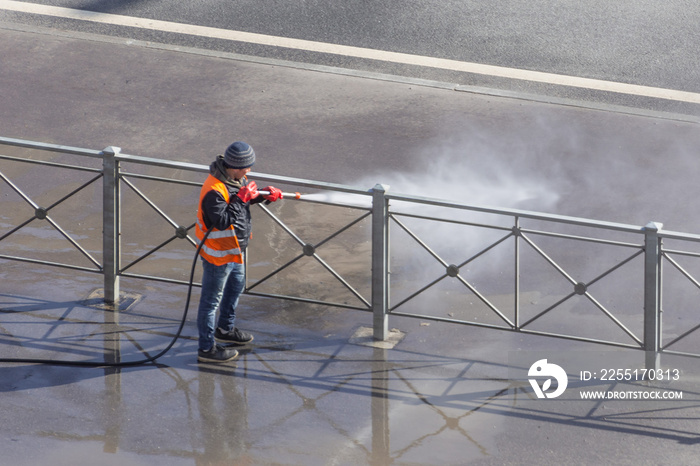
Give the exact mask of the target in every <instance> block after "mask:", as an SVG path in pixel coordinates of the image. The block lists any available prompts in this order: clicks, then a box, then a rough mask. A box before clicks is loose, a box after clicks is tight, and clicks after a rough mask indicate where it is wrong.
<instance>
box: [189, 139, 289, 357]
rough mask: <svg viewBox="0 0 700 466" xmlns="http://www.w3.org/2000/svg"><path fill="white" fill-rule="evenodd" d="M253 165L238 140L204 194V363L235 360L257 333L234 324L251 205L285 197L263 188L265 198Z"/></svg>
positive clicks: (200, 225) (200, 220) (213, 169)
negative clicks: (250, 177) (253, 177)
mask: <svg viewBox="0 0 700 466" xmlns="http://www.w3.org/2000/svg"><path fill="white" fill-rule="evenodd" d="M254 163H255V151H254V150H253V148H252V147H251V146H250V145H248V144H246V143H245V142H241V141H237V142H234V143H233V144H231V145H230V146H229V147H228V148H227V149H226V152H225V153H224V155H219V156H217V157H216V160H214V162H213V163H212V164H211V165H210V167H209V176H208V177H207V179H206V180H205V182H204V185H203V186H202V190H201V192H200V196H199V208H198V210H197V225H196V234H197V239H198V242H200V243H201V242H202V240H203V239H204V237H205V235H206V234H207V232H209V230H211V233H209V236H208V237H207V239H206V241H205V242H204V244H203V245H202V248H201V250H200V255H201V258H202V267H203V273H202V292H201V296H200V300H199V310H198V314H197V329H198V331H199V349H198V353H197V360H198V361H200V362H213V363H219V362H227V361H231V360H233V359H235V358H236V357H238V351H237V350H236V349H234V348H231V346H240V345H245V344H247V343H250V342H251V341H253V335H251V334H250V333H248V332H245V331H242V330H240V329H239V328H237V327H236V326H235V318H236V306H237V305H238V301H239V298H240V295H241V293H242V292H243V289H244V288H245V267H244V265H243V262H244V258H245V250H246V247H247V246H248V240H249V238H250V236H251V227H252V223H251V216H250V206H251V205H252V204H257V203H260V202H263V201H267V202H274V201H276V200H278V199H280V198H281V197H282V192H281V191H280V190H279V189H277V188H275V187H273V186H268V187H266V188H264V190H263V191H266V192H267V194H264V195H263V194H261V193H260V192H259V191H258V187H257V185H256V184H255V181H252V180H248V178H247V177H246V175H247V174H248V172H250V170H251V167H252V166H253V164H254ZM217 310H218V311H219V317H218V319H217V318H216V313H217ZM215 323H216V325H215ZM217 342H221V343H224V344H226V345H222V344H219V343H217Z"/></svg>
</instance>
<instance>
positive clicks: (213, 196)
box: [201, 178, 265, 251]
mask: <svg viewBox="0 0 700 466" xmlns="http://www.w3.org/2000/svg"><path fill="white" fill-rule="evenodd" d="M248 183H250V181H249V180H248V179H247V178H245V179H243V180H242V182H241V184H242V186H245V185H247V184H248ZM226 187H227V188H228V192H229V197H230V199H231V201H230V203H228V204H227V203H226V200H225V199H224V197H223V196H222V195H221V194H220V193H219V192H217V191H214V190H212V191H209V192H208V193H207V194H205V195H204V199H202V206H201V208H202V214H203V215H202V216H203V218H204V225H205V226H206V227H207V229H211V228H212V226H213V227H214V228H216V229H217V230H225V229H226V228H228V227H229V225H233V228H234V229H235V230H236V237H237V238H238V243H239V244H240V246H241V251H245V249H246V247H247V246H248V240H249V239H250V237H251V234H252V231H253V225H252V219H251V216H250V206H251V205H253V204H258V203H260V202H262V201H264V200H265V199H264V198H263V197H262V196H258V197H256V198H255V199H253V200H251V201H250V202H247V203H246V202H243V201H242V200H241V198H240V197H238V196H236V193H238V188H234V187H233V186H230V185H228V184H227V185H226Z"/></svg>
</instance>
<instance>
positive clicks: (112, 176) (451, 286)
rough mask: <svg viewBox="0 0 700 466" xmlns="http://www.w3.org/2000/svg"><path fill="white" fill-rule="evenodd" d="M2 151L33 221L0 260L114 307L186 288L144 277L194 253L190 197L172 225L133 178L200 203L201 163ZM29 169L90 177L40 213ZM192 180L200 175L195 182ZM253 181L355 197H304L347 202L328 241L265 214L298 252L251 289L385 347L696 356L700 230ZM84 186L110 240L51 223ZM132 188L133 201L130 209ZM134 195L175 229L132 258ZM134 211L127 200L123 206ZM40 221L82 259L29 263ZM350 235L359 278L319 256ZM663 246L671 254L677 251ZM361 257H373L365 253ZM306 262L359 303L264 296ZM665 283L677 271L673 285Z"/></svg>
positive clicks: (303, 295) (0, 209) (316, 295)
mask: <svg viewBox="0 0 700 466" xmlns="http://www.w3.org/2000/svg"><path fill="white" fill-rule="evenodd" d="M0 144H2V146H3V147H5V149H6V150H5V151H3V153H0V179H2V182H3V183H4V185H5V186H3V187H2V189H3V190H5V189H6V188H9V190H11V192H13V193H14V196H15V197H18V198H19V199H21V200H22V201H23V204H25V205H28V206H29V208H28V210H26V213H24V211H21V209H19V210H18V209H16V208H15V207H14V205H13V207H11V208H10V207H9V204H8V203H7V201H6V200H4V199H2V198H0V259H3V260H11V261H24V262H27V263H36V264H48V265H51V266H56V267H64V268H69V269H74V270H78V271H82V272H89V273H98V274H102V275H103V276H104V298H105V300H106V301H107V302H114V301H117V300H118V299H119V296H120V278H122V277H131V278H139V279H146V280H158V281H164V282H169V283H173V284H187V283H189V281H188V280H185V279H182V278H178V277H168V276H163V275H160V274H157V273H138V272H136V271H135V269H136V268H138V267H137V265H138V264H143V263H145V262H147V261H148V260H149V259H152V258H154V257H155V256H157V255H158V253H159V252H160V251H162V250H163V249H164V248H166V246H167V247H173V246H172V245H176V246H175V247H176V248H178V249H179V250H181V251H183V255H184V256H189V255H191V254H192V252H193V250H194V247H195V246H196V241H195V239H193V237H192V235H191V233H192V229H193V228H194V217H195V209H196V205H195V206H193V205H192V204H194V202H190V203H189V205H187V206H186V208H185V209H184V210H185V212H189V213H191V215H190V216H189V217H188V218H187V219H186V222H184V223H181V222H178V221H176V220H175V219H174V218H173V216H171V215H170V214H169V213H168V212H166V209H164V208H163V207H162V206H159V202H158V200H157V199H154V198H153V196H151V195H149V194H148V193H147V192H146V191H145V190H144V189H143V188H142V187H141V186H139V183H159V184H165V185H167V186H168V188H167V190H168V191H169V192H172V191H174V190H177V189H184V190H190V191H191V193H190V195H185V196H183V199H189V200H190V201H192V199H196V198H197V197H196V196H197V193H198V190H199V187H200V186H201V181H202V180H203V177H204V175H203V174H206V173H208V167H207V166H204V165H199V164H193V163H183V162H172V161H167V160H161V159H153V158H147V157H140V156H134V155H127V154H122V153H121V150H120V149H119V148H117V147H112V146H110V147H107V148H106V149H104V150H89V149H82V148H75V147H65V146H59V145H52V144H43V143H37V142H32V141H25V140H17V139H10V138H0ZM9 149H13V150H15V151H16V150H30V151H32V154H34V153H35V152H34V151H37V152H36V153H37V154H60V155H61V156H62V157H63V156H68V157H77V159H78V161H79V162H78V163H69V162H67V161H65V160H62V159H60V157H59V159H58V160H55V159H52V158H51V157H40V156H36V157H34V156H32V157H27V156H26V154H19V155H18V154H15V155H7V154H6V153H5V152H7V151H8V150H9ZM47 159H50V160H47ZM83 161H85V162H83ZM87 161H92V163H93V165H94V166H90V163H89V162H87ZM24 164H31V165H32V166H41V167H43V168H44V169H49V170H57V169H59V168H60V169H61V170H65V171H70V172H75V173H81V174H84V175H83V176H85V179H81V180H79V181H78V180H76V179H72V178H71V179H70V183H66V184H68V185H70V187H71V188H70V189H68V190H67V192H61V193H60V194H59V195H57V197H56V198H55V199H54V200H53V201H51V202H49V203H48V204H45V205H40V203H39V202H37V201H35V200H34V199H33V197H32V196H31V195H29V194H27V190H26V189H25V188H23V187H22V186H21V183H20V182H16V181H13V179H12V178H13V177H12V175H11V173H10V172H11V171H12V170H9V169H6V168H7V167H10V166H12V167H14V166H17V165H24ZM3 167H5V168H3ZM151 169H158V170H161V169H162V170H165V175H158V174H154V173H151V171H153V170H151ZM17 173H18V177H19V178H21V179H22V180H23V181H24V182H28V180H31V179H32V176H28V175H27V174H26V171H21V170H20V171H17ZM175 174H177V175H178V176H176V175H175ZM188 175H192V176H193V177H196V178H198V179H199V180H197V179H187V177H188ZM251 177H254V178H255V179H256V180H257V181H258V182H259V183H266V182H267V183H271V184H281V185H284V186H288V187H291V188H293V189H295V190H296V189H298V190H303V191H305V192H306V191H308V192H312V193H316V194H319V193H321V194H323V193H325V194H334V195H336V194H340V195H344V196H346V195H349V196H350V197H352V200H351V201H348V200H347V199H340V200H339V199H338V198H335V197H333V196H332V195H331V196H325V197H324V196H318V195H317V196H314V195H311V196H302V198H301V199H299V201H298V202H301V203H310V204H314V205H315V206H317V207H318V208H324V209H343V216H342V218H343V221H342V222H341V225H340V226H337V225H335V226H333V227H331V226H330V225H326V226H325V227H324V228H323V230H324V233H325V237H322V238H320V239H318V238H317V239H315V240H308V239H305V234H303V233H299V231H298V230H297V229H295V228H294V227H291V226H289V220H288V219H285V218H284V209H282V210H279V211H275V209H274V208H272V207H266V206H264V205H261V206H260V207H261V209H263V211H264V212H265V214H266V215H267V216H268V217H269V219H270V221H271V222H272V224H273V225H275V228H277V229H278V231H280V232H282V233H281V234H283V235H284V236H286V237H287V238H288V239H289V240H291V242H292V244H293V245H294V247H293V248H292V250H293V251H294V252H293V253H292V254H291V256H289V257H288V258H286V259H284V260H282V259H280V260H277V261H276V262H275V264H274V266H273V267H271V268H270V269H269V270H267V271H266V272H264V273H262V274H261V275H260V274H259V276H258V277H257V278H255V279H254V280H253V281H252V282H251V281H249V283H247V285H246V291H245V292H246V293H248V294H251V295H258V296H267V297H273V298H277V299H290V300H297V301H303V302H307V303H314V304H323V305H329V306H338V307H344V308H348V309H353V310H362V311H369V312H372V313H373V329H374V330H373V332H374V338H375V339H377V340H384V339H386V338H387V335H388V328H389V327H388V319H389V316H390V315H395V316H406V317H417V318H420V319H429V320H433V321H444V322H451V323H457V324H466V325H472V326H479V327H485V328H491V329H501V330H507V331H511V332H520V333H523V334H533V335H543V336H550V337H558V338H564V339H570V340H576V341H585V342H591V343H598V344H604V345H611V346H617V347H622V348H630V349H638V350H643V351H644V352H645V362H646V367H647V368H648V369H657V368H659V365H660V355H661V354H662V353H668V354H677V355H685V356H693V357H700V350H698V349H696V348H697V346H696V345H697V342H696V341H695V340H694V339H693V338H692V335H693V334H694V333H695V331H696V330H698V329H699V328H700V318H698V319H696V320H697V323H696V322H695V321H694V320H693V319H694V318H695V314H696V313H695V312H694V306H693V304H692V303H694V302H695V299H694V298H693V293H697V292H698V290H700V281H698V279H696V278H694V274H697V273H699V272H700V261H698V259H700V250H698V249H699V248H700V246H698V244H699V243H700V236H698V235H691V234H684V233H677V232H669V231H665V230H663V229H662V224H660V223H656V222H650V223H649V224H647V225H645V226H643V227H640V226H634V225H625V224H620V223H613V222H601V221H594V220H588V219H582V218H575V217H567V216H559V215H551V214H544V213H537V212H530V211H523V210H515V209H500V208H491V207H484V206H474V205H468V204H463V203H456V202H449V201H445V200H440V199H431V198H423V197H416V196H409V195H402V194H398V193H392V192H391V191H390V189H389V187H388V186H384V185H381V184H377V185H375V186H374V187H372V188H371V189H366V188H357V187H352V186H346V185H339V184H332V183H323V182H318V181H310V180H303V179H296V178H289V177H281V176H274V175H265V174H259V173H254V174H251ZM200 178H201V179H200ZM100 181H101V183H100ZM3 183H0V186H2V185H3ZM30 183H31V182H30ZM89 190H93V193H92V194H93V195H92V196H91V198H94V197H99V198H100V199H99V201H100V202H101V204H102V206H101V209H100V208H99V206H93V207H92V208H93V210H95V209H96V210H101V212H100V217H101V232H100V233H101V234H99V236H100V238H99V239H101V245H100V244H99V243H100V241H99V239H96V238H94V236H95V230H97V228H93V229H92V235H90V234H80V235H78V234H75V232H71V231H69V230H70V229H67V228H65V227H64V226H62V225H60V224H59V222H57V221H56V220H55V219H54V218H53V215H52V214H53V212H54V211H55V210H57V209H59V208H60V207H61V206H63V205H65V204H67V203H70V202H71V200H75V199H76V198H78V197H79V196H80V195H81V193H85V192H86V191H89ZM126 192H128V193H129V195H130V196H131V198H130V200H129V201H128V202H127V200H125V198H126V197H127V196H126ZM7 195H8V194H7V193H6V194H5V196H7ZM155 197H158V196H155ZM137 201H138V202H141V203H142V204H143V205H145V206H147V208H148V209H149V211H150V212H151V213H152V214H155V216H156V217H157V218H158V219H160V221H161V222H164V223H162V224H163V225H164V226H165V225H168V227H167V228H165V229H164V230H163V228H160V230H162V231H165V236H164V237H163V238H162V240H160V241H158V242H156V244H153V245H150V246H148V247H147V248H141V250H140V251H139V253H138V254H132V253H129V254H126V253H125V250H124V249H125V248H124V246H123V231H122V230H123V225H124V223H125V220H128V221H130V222H132V223H133V222H135V220H134V219H133V218H131V217H132V216H131V215H127V216H126V218H125V216H124V210H125V205H126V204H127V203H133V202H137ZM82 202H83V203H84V202H85V201H84V200H83V201H82ZM294 202H296V201H294ZM183 203H184V204H187V201H183ZM276 204H280V203H276ZM131 208H132V207H131V204H129V206H128V209H129V211H130V210H131ZM86 209H87V208H86ZM9 210H11V212H9ZM84 210H85V209H84ZM87 210H89V209H87ZM33 222H47V223H48V224H49V225H51V227H52V228H53V229H54V230H55V231H56V232H58V233H59V234H60V235H61V237H62V238H64V239H65V241H67V242H69V243H70V244H71V246H72V249H73V251H78V252H79V255H80V257H81V260H82V261H83V262H84V261H86V262H87V264H86V265H81V264H77V263H76V262H75V261H70V260H65V261H64V260H51V261H50V260H46V258H45V257H42V258H37V257H31V256H32V255H31V251H24V252H23V251H22V248H17V244H18V242H17V241H14V240H13V238H14V239H15V240H16V239H17V237H18V236H20V235H22V234H23V231H24V230H25V228H26V227H27V226H28V225H30V224H32V223H33ZM441 232H442V233H441ZM347 234H352V237H353V238H355V239H356V241H359V242H360V243H362V244H364V245H365V246H366V247H365V248H362V247H359V248H358V252H357V253H353V254H351V256H350V258H349V259H348V260H347V261H346V262H348V263H352V264H353V265H354V266H355V268H357V267H356V266H357V264H360V265H362V267H363V268H364V270H361V271H359V272H358V271H357V270H354V272H351V273H350V275H351V276H352V277H351V278H348V277H347V276H345V272H344V271H343V270H341V269H342V267H336V266H334V265H332V262H333V260H332V255H333V254H330V256H328V254H329V253H326V252H324V249H325V247H326V246H327V245H328V244H330V243H332V242H333V241H336V240H337V239H338V238H339V237H341V236H342V235H347ZM448 237H449V240H448V239H446V238H448ZM178 241H179V242H178ZM665 241H666V242H670V243H672V245H673V247H672V248H671V247H667V246H666V245H665V244H664V242H665ZM86 242H87V245H85V244H82V243H86ZM30 249H31V248H30ZM339 249H343V248H342V247H341V248H339ZM336 251H337V249H336ZM255 253H256V251H255V248H254V247H253V246H251V251H250V254H251V256H252V259H250V260H248V261H247V264H246V266H247V267H251V264H255ZM360 253H365V254H366V255H368V256H369V257H367V258H361V257H360V255H361V254H360ZM100 256H101V257H100ZM127 256H129V257H128V258H127ZM302 259H311V260H312V261H313V262H314V263H316V264H318V265H320V266H321V269H322V270H323V271H324V273H326V274H327V275H328V276H329V277H332V280H333V282H334V283H335V284H337V285H339V286H340V287H341V288H342V289H343V290H344V292H345V293H346V294H347V295H348V296H349V298H348V299H341V300H334V299H330V298H327V297H324V293H323V291H324V289H325V287H326V285H320V286H319V287H317V288H314V287H313V286H310V287H304V288H303V289H302V290H298V289H297V292H296V293H289V292H271V291H266V290H265V289H264V288H265V284H269V283H271V282H272V281H273V280H275V279H277V280H278V282H279V280H280V277H281V276H283V272H284V271H285V270H287V269H289V268H291V267H294V266H295V265H296V264H298V263H299V262H300V261H301V260H302ZM682 262H683V264H682ZM533 264H536V265H533ZM695 269H698V270H697V271H696V270H695ZM671 272H672V273H671ZM670 275H673V277H671V278H669V279H668V280H667V279H666V277H669V276H670ZM284 288H285V287H284V286H282V287H281V288H280V289H284ZM292 288H294V287H292ZM297 288H299V287H297ZM286 289H287V290H288V289H289V287H286ZM662 291H663V293H662ZM669 311H670V312H671V313H672V314H673V315H675V321H674V322H673V325H671V326H670V327H669V329H668V331H667V332H664V329H662V325H661V323H662V312H669ZM674 313H675V314H674ZM584 318H585V319H595V318H602V319H603V321H604V322H605V326H604V325H602V323H600V324H599V323H596V324H594V328H593V329H592V330H593V331H592V333H593V334H592V335H591V334H590V332H589V334H586V332H581V331H580V330H581V327H582V326H581V325H580V323H581V322H583V320H582V319H584ZM596 322H598V321H596ZM589 330H590V329H589ZM609 335H612V337H610V338H608V336H609ZM672 347H673V348H672Z"/></svg>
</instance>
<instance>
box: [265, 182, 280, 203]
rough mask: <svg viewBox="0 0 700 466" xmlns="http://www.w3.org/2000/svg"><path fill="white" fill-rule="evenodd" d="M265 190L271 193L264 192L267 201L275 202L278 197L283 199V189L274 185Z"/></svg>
mask: <svg viewBox="0 0 700 466" xmlns="http://www.w3.org/2000/svg"><path fill="white" fill-rule="evenodd" d="M263 191H269V192H270V194H263V197H264V198H265V200H266V201H270V202H275V201H276V200H277V199H282V191H281V190H279V189H277V188H275V187H274V186H268V187H266V188H263Z"/></svg>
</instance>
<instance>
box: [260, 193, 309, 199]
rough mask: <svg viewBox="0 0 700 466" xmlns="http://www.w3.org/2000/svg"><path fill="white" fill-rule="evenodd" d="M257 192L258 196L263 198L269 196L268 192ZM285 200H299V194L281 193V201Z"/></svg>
mask: <svg viewBox="0 0 700 466" xmlns="http://www.w3.org/2000/svg"><path fill="white" fill-rule="evenodd" d="M258 192H259V193H260V194H262V195H263V196H269V195H270V191H258ZM285 198H286V199H290V198H294V199H301V194H299V193H284V192H283V193H282V199H285Z"/></svg>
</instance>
